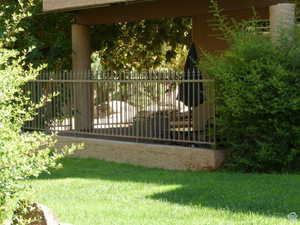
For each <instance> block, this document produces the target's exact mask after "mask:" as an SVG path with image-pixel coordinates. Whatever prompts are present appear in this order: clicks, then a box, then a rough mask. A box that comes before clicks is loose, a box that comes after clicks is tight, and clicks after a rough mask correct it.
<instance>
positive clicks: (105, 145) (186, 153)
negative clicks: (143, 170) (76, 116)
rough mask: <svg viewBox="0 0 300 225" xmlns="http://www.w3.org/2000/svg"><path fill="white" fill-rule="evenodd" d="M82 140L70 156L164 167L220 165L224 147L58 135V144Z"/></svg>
mask: <svg viewBox="0 0 300 225" xmlns="http://www.w3.org/2000/svg"><path fill="white" fill-rule="evenodd" d="M71 143H84V145H85V147H84V149H83V150H78V151H77V152H75V153H74V154H73V155H72V157H77V158H94V159H99V160H105V161H109V162H118V163H128V164H132V165H138V166H144V167H148V168H161V169H168V170H197V171H198V170H208V171H213V170H216V169H218V168H220V167H221V166H222V164H223V162H224V159H225V151H219V150H211V149H205V148H187V147H178V146H168V145H154V144H142V143H132V142H118V141H109V140H102V139H90V138H78V137H62V136H60V137H58V145H59V146H62V145H66V144H71Z"/></svg>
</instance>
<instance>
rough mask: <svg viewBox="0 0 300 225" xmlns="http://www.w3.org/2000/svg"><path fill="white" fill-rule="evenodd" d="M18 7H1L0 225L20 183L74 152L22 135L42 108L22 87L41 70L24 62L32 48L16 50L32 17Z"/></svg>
mask: <svg viewBox="0 0 300 225" xmlns="http://www.w3.org/2000/svg"><path fill="white" fill-rule="evenodd" d="M19 4H21V6H22V7H21V9H20V11H14V12H11V11H10V10H9V8H8V7H7V5H5V4H1V5H0V224H3V223H4V221H6V220H10V221H12V217H13V211H14V210H15V208H16V207H18V204H19V203H20V201H19V199H20V194H21V192H22V191H23V190H24V189H25V188H26V187H27V186H26V185H25V184H24V183H23V182H22V183H21V182H20V181H23V180H25V179H26V178H29V177H31V176H38V175H39V174H40V173H41V172H43V171H47V169H48V168H49V167H55V166H56V160H58V159H60V158H61V157H63V155H64V153H67V152H68V151H71V150H72V149H74V148H70V149H67V148H66V149H65V150H63V151H60V152H57V151H55V150H54V144H55V141H54V138H53V137H52V136H47V135H43V134H40V133H22V125H23V123H24V121H27V120H30V119H32V117H33V115H34V111H35V109H36V108H37V107H39V106H40V105H35V104H32V103H31V102H30V101H29V100H28V99H27V98H26V97H25V95H24V93H23V91H22V86H23V85H24V84H25V83H26V82H28V81H29V80H32V79H34V78H35V77H36V76H37V74H38V72H39V70H40V69H41V68H33V67H32V66H30V65H26V64H25V63H24V61H25V59H26V57H27V54H28V52H30V49H29V50H24V51H23V52H19V51H16V50H14V42H15V40H16V39H15V34H16V33H18V32H21V31H22V28H21V27H19V23H20V21H21V20H22V19H23V18H26V17H28V16H29V14H28V13H27V12H26V5H24V4H22V1H19ZM16 221H19V222H18V224H21V222H20V220H16Z"/></svg>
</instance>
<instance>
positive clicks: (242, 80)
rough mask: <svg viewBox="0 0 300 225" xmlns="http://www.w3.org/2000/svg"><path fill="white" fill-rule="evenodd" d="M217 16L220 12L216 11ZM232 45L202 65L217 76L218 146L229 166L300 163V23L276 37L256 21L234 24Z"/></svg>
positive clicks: (275, 167) (290, 167)
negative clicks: (227, 157) (261, 29)
mask: <svg viewBox="0 0 300 225" xmlns="http://www.w3.org/2000/svg"><path fill="white" fill-rule="evenodd" d="M215 15H217V17H218V13H216V14H215ZM217 19H218V21H220V22H221V23H220V24H219V25H218V26H219V27H220V30H221V31H223V33H224V34H225V38H226V39H227V40H228V41H229V43H230V47H229V48H228V49H227V50H226V51H225V52H224V53H223V54H222V55H221V56H220V55H219V56H216V55H212V54H206V56H207V57H206V59H205V60H203V62H202V64H201V67H202V69H203V70H204V72H205V73H207V74H208V76H210V77H213V78H214V79H215V81H216V87H217V90H216V94H217V99H216V101H217V133H218V137H219V147H223V148H227V149H230V150H231V154H230V155H231V157H230V161H229V163H228V164H227V165H228V166H229V167H230V168H233V169H238V170H242V171H245V172H253V171H256V172H273V171H295V170H299V169H300V29H299V28H297V29H296V31H294V32H291V31H287V30H285V31H283V32H282V35H281V38H280V40H278V42H277V43H273V42H272V41H271V38H270V36H269V35H266V34H263V33H262V32H259V31H258V30H257V29H255V27H256V22H255V21H252V22H249V23H243V24H238V25H237V24H235V25H234V26H231V27H230V26H229V25H228V24H226V23H225V22H224V21H225V20H224V19H220V18H217Z"/></svg>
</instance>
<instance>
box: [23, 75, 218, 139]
mask: <svg viewBox="0 0 300 225" xmlns="http://www.w3.org/2000/svg"><path fill="white" fill-rule="evenodd" d="M184 77H185V78H184ZM186 77H189V79H186ZM198 77H201V76H198V74H197V73H191V74H189V75H188V76H187V75H186V74H185V75H184V73H183V72H174V71H172V72H170V71H167V72H145V73H138V72H120V73H92V72H84V73H75V72H45V73H43V74H41V75H40V76H39V77H38V79H36V80H35V81H32V82H30V83H28V84H27V85H26V88H25V90H26V92H27V93H28V95H29V96H30V98H31V100H32V101H34V102H38V101H40V99H41V97H42V96H47V95H49V94H53V93H54V95H53V97H52V100H51V102H48V103H46V104H45V105H44V106H43V107H41V108H40V109H39V110H38V112H37V115H36V117H35V119H34V120H33V121H30V122H27V123H26V125H25V129H27V130H39V131H55V132H58V133H60V134H64V135H80V136H95V137H101V138H112V139H120V140H122V139H124V140H125V139H126V140H132V141H133V140H134V141H151V142H153V141H154V142H162V143H178V144H180V143H191V144H193V143H194V144H214V143H215V125H216V124H215V102H214V99H215V96H214V82H213V81H212V80H203V79H199V78H198Z"/></svg>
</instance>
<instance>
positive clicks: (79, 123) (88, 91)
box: [72, 24, 93, 131]
mask: <svg viewBox="0 0 300 225" xmlns="http://www.w3.org/2000/svg"><path fill="white" fill-rule="evenodd" d="M72 67H73V72H74V73H73V74H74V79H79V80H86V79H87V75H88V73H87V72H88V71H90V68H91V42H90V30H89V27H88V26H83V25H79V24H73V25H72ZM74 85H75V99H74V101H75V107H76V114H75V128H76V129H77V130H80V131H87V130H90V129H91V128H92V121H93V110H92V108H93V94H92V86H91V84H90V83H84V82H83V83H76V84H74Z"/></svg>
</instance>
